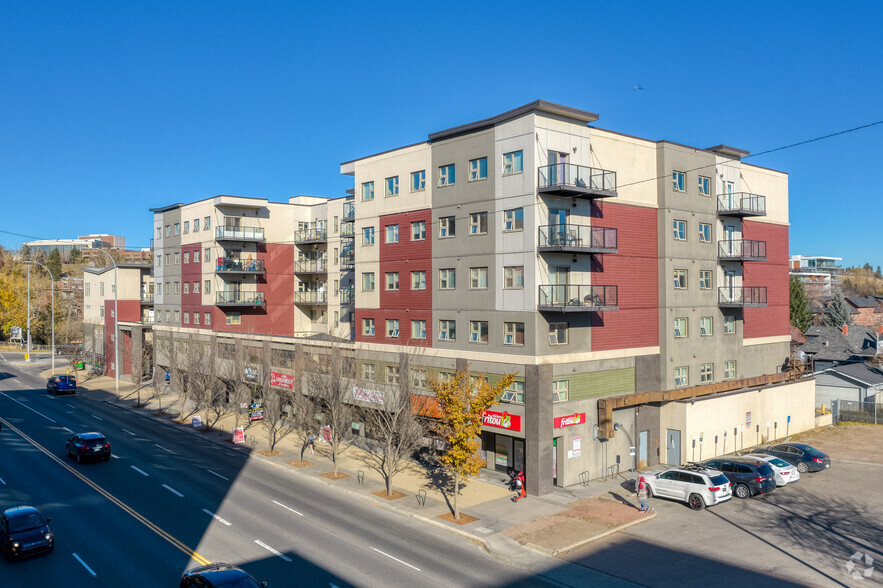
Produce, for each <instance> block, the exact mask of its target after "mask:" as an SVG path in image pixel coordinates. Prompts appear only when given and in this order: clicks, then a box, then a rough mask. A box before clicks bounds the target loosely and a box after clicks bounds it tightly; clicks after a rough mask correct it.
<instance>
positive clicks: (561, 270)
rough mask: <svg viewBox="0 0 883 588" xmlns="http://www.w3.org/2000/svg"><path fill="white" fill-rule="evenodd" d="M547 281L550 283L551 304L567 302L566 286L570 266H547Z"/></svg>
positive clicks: (568, 282)
mask: <svg viewBox="0 0 883 588" xmlns="http://www.w3.org/2000/svg"><path fill="white" fill-rule="evenodd" d="M549 282H550V283H551V284H552V286H553V287H552V304H564V303H565V302H567V290H568V288H567V286H568V285H569V284H570V266H566V265H551V266H549Z"/></svg>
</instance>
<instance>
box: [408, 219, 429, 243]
mask: <svg viewBox="0 0 883 588" xmlns="http://www.w3.org/2000/svg"><path fill="white" fill-rule="evenodd" d="M424 239H426V221H414V222H413V223H411V241H423V240H424Z"/></svg>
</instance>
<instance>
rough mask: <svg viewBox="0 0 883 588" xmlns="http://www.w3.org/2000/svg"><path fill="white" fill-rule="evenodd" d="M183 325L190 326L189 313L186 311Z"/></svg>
mask: <svg viewBox="0 0 883 588" xmlns="http://www.w3.org/2000/svg"><path fill="white" fill-rule="evenodd" d="M184 324H185V325H189V324H190V313H189V312H187V311H184Z"/></svg>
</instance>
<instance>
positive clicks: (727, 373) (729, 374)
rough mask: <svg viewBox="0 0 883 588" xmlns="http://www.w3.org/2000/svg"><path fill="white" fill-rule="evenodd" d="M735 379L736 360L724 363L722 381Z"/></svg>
mask: <svg viewBox="0 0 883 588" xmlns="http://www.w3.org/2000/svg"><path fill="white" fill-rule="evenodd" d="M735 378H736V360H735V359H731V360H730V361H727V362H724V379H725V380H733V379H735Z"/></svg>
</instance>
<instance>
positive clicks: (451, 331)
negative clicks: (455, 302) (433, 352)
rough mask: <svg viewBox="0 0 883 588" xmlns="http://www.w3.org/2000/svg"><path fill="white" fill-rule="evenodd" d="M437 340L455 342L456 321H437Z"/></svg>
mask: <svg viewBox="0 0 883 588" xmlns="http://www.w3.org/2000/svg"><path fill="white" fill-rule="evenodd" d="M438 339H439V341H456V340H457V321H447V320H440V321H438Z"/></svg>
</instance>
